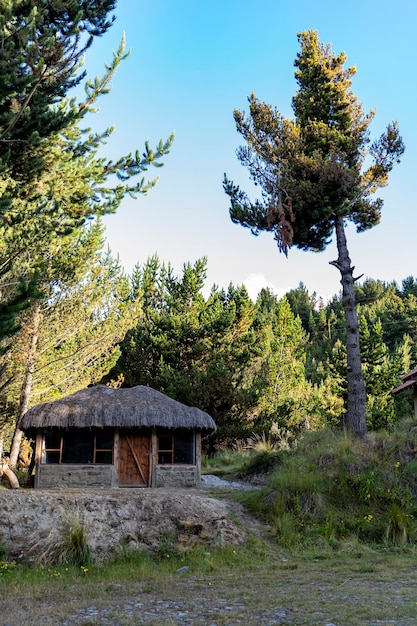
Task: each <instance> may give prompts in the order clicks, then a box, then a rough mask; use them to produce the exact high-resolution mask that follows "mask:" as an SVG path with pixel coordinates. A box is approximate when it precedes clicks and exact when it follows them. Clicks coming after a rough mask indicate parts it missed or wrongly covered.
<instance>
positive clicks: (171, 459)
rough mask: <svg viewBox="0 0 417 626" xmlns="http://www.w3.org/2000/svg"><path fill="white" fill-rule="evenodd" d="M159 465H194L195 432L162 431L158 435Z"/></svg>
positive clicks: (185, 430)
mask: <svg viewBox="0 0 417 626" xmlns="http://www.w3.org/2000/svg"><path fill="white" fill-rule="evenodd" d="M158 463H159V465H164V464H169V465H172V464H184V465H194V463H195V453H194V432H193V431H192V430H189V429H186V428H177V429H175V430H164V431H161V432H160V433H159V434H158Z"/></svg>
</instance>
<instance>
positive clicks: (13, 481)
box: [0, 463, 20, 489]
mask: <svg viewBox="0 0 417 626" xmlns="http://www.w3.org/2000/svg"><path fill="white" fill-rule="evenodd" d="M3 474H4V475H5V476H6V478H7V479H8V480H9V483H10V487H11V488H12V489H19V487H20V485H19V481H18V480H17V477H16V474H15V473H14V472H13V470H11V469H10V467H9V466H8V465H7V463H2V464H1V465H0V478H1V476H3Z"/></svg>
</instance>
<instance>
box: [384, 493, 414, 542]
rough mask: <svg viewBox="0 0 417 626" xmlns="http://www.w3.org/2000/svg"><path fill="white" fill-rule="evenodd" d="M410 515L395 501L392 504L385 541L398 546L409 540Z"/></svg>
mask: <svg viewBox="0 0 417 626" xmlns="http://www.w3.org/2000/svg"><path fill="white" fill-rule="evenodd" d="M409 520H410V516H409V515H408V514H407V513H406V512H405V511H404V510H403V509H402V508H401V507H400V506H398V504H396V503H394V504H393V505H392V506H391V511H390V516H389V519H388V525H387V529H386V531H385V541H386V542H387V543H392V544H394V545H397V546H401V545H404V544H405V543H407V540H408V533H407V526H408V523H409Z"/></svg>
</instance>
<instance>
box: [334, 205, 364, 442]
mask: <svg viewBox="0 0 417 626" xmlns="http://www.w3.org/2000/svg"><path fill="white" fill-rule="evenodd" d="M335 228H336V241H337V250H338V253H339V257H338V259H337V261H332V265H334V266H335V267H337V268H338V270H339V271H340V274H341V276H342V278H341V281H340V282H341V284H342V304H343V309H344V312H345V324H346V354H347V391H348V394H347V412H346V415H345V418H344V424H345V426H346V428H347V430H349V431H350V432H352V433H354V434H356V435H359V436H363V435H365V434H366V433H367V431H368V429H367V426H366V417H365V409H366V391H365V383H364V380H363V372H362V359H361V350H360V343H359V324H358V315H357V311H356V297H355V289H354V278H353V269H354V268H353V267H352V266H351V261H350V258H349V251H348V249H347V242H346V233H345V226H344V223H343V218H342V217H337V218H336V220H335Z"/></svg>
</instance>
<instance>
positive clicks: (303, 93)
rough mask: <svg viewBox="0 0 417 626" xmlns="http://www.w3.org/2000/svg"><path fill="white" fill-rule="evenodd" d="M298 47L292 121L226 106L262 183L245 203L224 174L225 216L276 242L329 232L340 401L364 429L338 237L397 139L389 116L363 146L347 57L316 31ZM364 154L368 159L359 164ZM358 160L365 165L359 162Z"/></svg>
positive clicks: (378, 182) (298, 241) (355, 332)
mask: <svg viewBox="0 0 417 626" xmlns="http://www.w3.org/2000/svg"><path fill="white" fill-rule="evenodd" d="M298 38H299V42H300V45H301V51H300V52H299V53H298V55H297V58H296V60H295V66H296V72H295V77H296V80H297V83H298V91H297V93H296V95H295V96H294V98H293V110H294V116H295V117H294V120H290V119H286V118H284V117H283V116H282V115H281V114H280V113H279V112H278V111H277V110H276V109H273V108H272V107H271V106H269V105H267V104H264V103H262V102H260V101H259V100H258V99H257V98H256V96H255V94H252V95H251V97H250V98H249V109H250V117H249V119H246V118H245V114H244V113H243V112H241V111H235V112H234V118H235V121H236V126H237V130H238V131H239V132H240V133H241V134H242V136H243V138H244V139H245V141H246V143H247V146H244V147H241V148H240V149H239V150H238V158H239V160H240V161H241V163H242V164H243V165H245V166H247V167H248V169H249V172H250V175H251V178H252V180H253V181H254V182H255V184H257V185H259V186H260V187H261V189H262V200H257V201H255V202H254V203H252V202H251V201H250V200H249V198H248V196H247V195H246V194H245V192H243V191H241V190H240V188H239V187H238V186H235V185H234V184H233V182H232V181H229V180H228V179H227V178H226V177H225V180H224V188H225V191H226V193H227V194H228V195H229V197H230V200H231V207H230V215H231V218H232V220H233V221H234V222H236V223H239V224H241V225H243V226H246V227H249V228H250V229H251V230H252V232H253V233H255V234H257V233H258V232H259V231H262V230H266V231H270V232H273V234H274V237H275V239H276V241H277V245H278V249H279V250H280V251H281V252H284V253H285V254H287V253H288V251H289V249H290V248H291V247H292V246H297V247H298V248H300V249H302V250H316V251H317V250H323V249H324V248H325V247H326V246H327V244H328V243H329V241H330V238H331V236H332V234H333V233H335V235H336V242H337V249H338V258H337V260H335V261H332V264H333V265H334V266H335V267H336V268H337V269H338V270H339V271H340V274H341V283H342V289H343V307H344V312H345V323H346V347H347V384H348V404H347V412H346V416H345V420H344V421H345V425H346V427H347V428H348V429H349V430H351V431H352V432H354V433H357V434H359V435H362V434H364V433H366V430H367V428H366V419H365V404H366V393H365V386H364V382H363V373H362V368H361V357H360V346H359V327H358V320H357V312H356V303H355V291H354V282H355V280H356V279H355V278H354V277H353V271H354V268H353V267H352V265H351V261H350V257H349V252H348V248H347V243H346V233H345V221H347V220H350V221H352V222H353V223H354V224H355V225H356V227H357V230H358V231H359V232H360V231H363V230H366V229H368V228H371V227H372V226H375V225H376V224H377V223H378V222H379V220H380V215H381V207H382V200H381V199H379V198H378V199H376V200H375V199H373V198H372V196H373V194H374V193H375V192H376V191H377V190H378V189H379V188H381V187H383V186H384V185H386V184H387V180H388V175H389V173H390V171H391V170H392V168H393V166H394V164H395V163H396V162H398V161H399V159H400V157H401V155H402V153H403V151H404V145H403V142H402V140H401V137H400V135H399V131H398V128H397V124H396V123H393V124H390V125H389V126H388V127H387V130H386V132H385V133H383V134H382V135H381V137H380V138H379V139H378V140H377V141H375V142H374V143H372V144H371V145H369V132H368V127H369V125H370V123H371V121H372V118H373V116H374V113H373V112H371V113H369V114H365V113H364V111H363V109H362V106H361V104H359V103H358V101H357V98H356V96H355V95H354V93H353V92H352V90H351V79H352V77H353V76H354V74H355V71H356V70H355V68H354V67H350V68H347V69H346V68H345V67H344V65H345V62H346V55H345V54H344V53H342V54H339V55H336V54H334V53H333V51H332V49H331V47H330V46H329V45H328V46H326V45H324V44H322V43H321V42H320V41H319V37H318V34H317V32H316V31H307V32H303V33H300V34H299V36H298ZM368 161H371V164H370V165H369V166H368ZM366 168H367V169H366Z"/></svg>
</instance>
